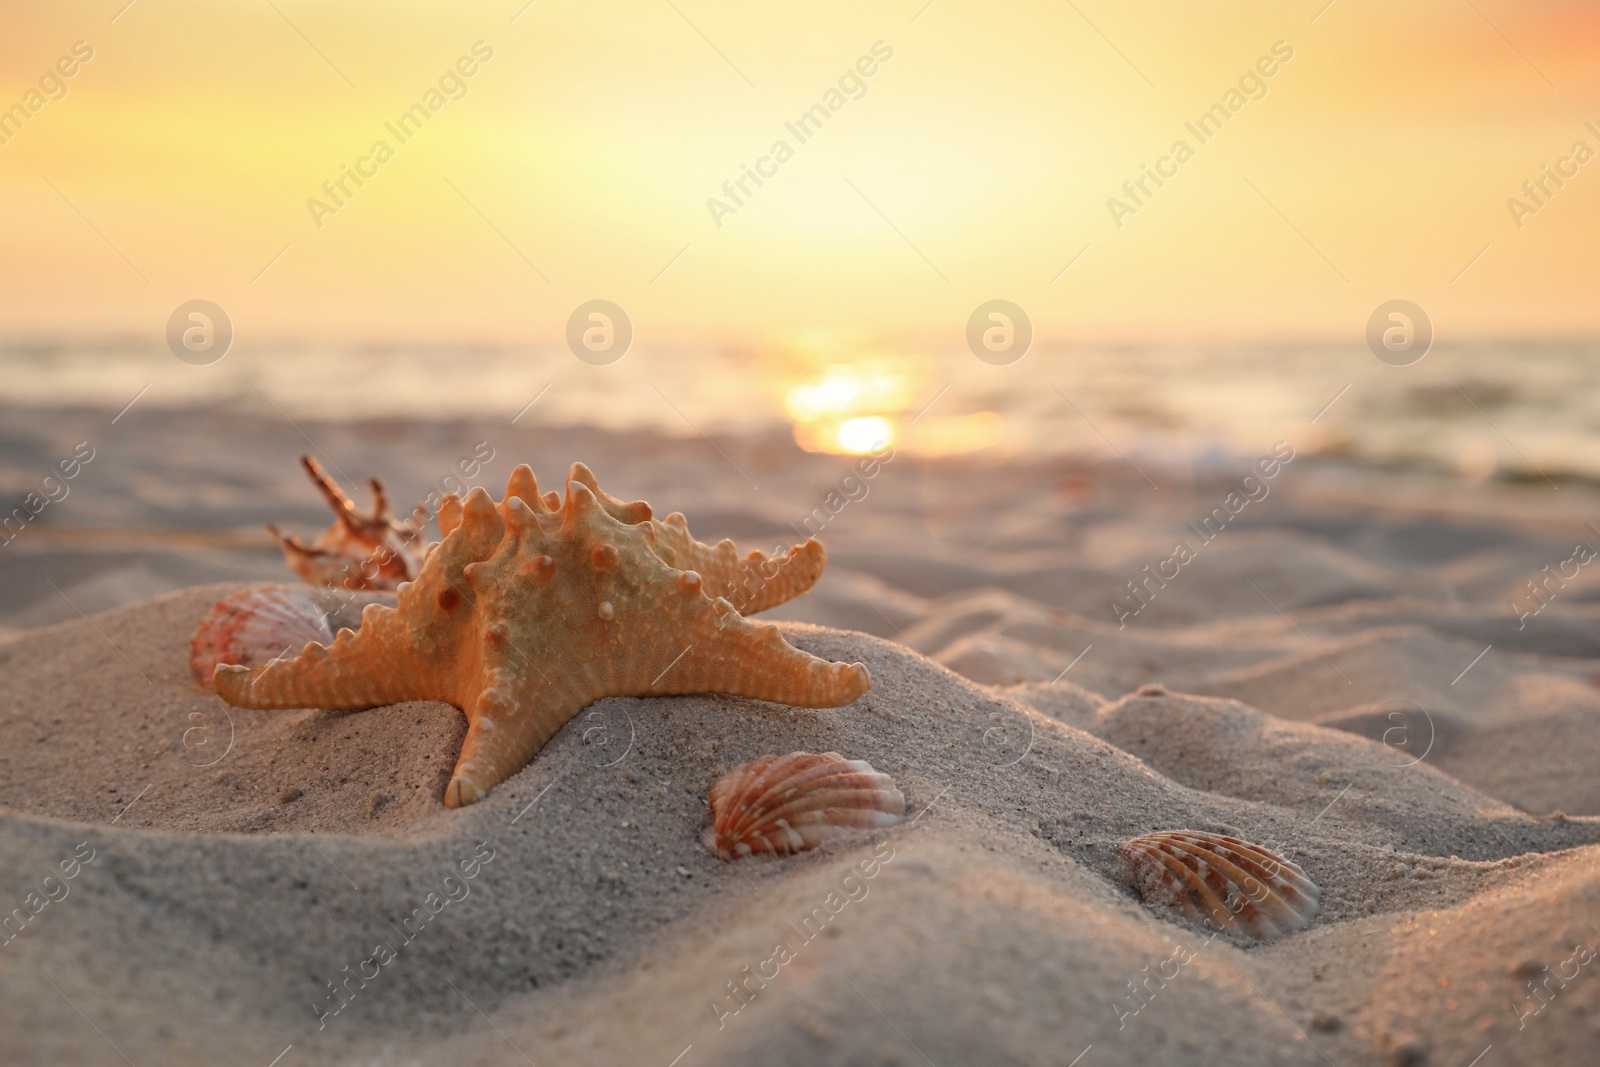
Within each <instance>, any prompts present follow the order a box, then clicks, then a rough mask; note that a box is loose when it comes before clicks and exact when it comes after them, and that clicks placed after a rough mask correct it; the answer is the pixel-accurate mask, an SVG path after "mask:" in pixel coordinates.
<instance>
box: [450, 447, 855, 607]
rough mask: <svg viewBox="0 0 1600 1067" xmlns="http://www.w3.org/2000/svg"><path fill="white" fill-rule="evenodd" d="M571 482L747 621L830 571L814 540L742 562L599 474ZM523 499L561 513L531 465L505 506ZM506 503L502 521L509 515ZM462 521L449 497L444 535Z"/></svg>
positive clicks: (516, 479)
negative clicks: (646, 530) (656, 514)
mask: <svg viewBox="0 0 1600 1067" xmlns="http://www.w3.org/2000/svg"><path fill="white" fill-rule="evenodd" d="M567 481H568V482H577V483H578V484H579V485H582V486H584V487H586V488H587V489H588V490H589V491H590V492H591V493H593V494H594V496H595V499H596V500H598V501H599V502H600V507H601V508H602V509H604V510H605V513H606V514H607V515H610V516H611V517H612V518H613V519H616V520H617V521H618V522H623V523H627V524H628V525H630V526H633V525H636V524H639V523H647V524H648V525H649V526H650V527H651V529H652V530H653V531H654V533H655V539H654V541H653V542H652V546H653V547H654V549H655V553H656V555H658V556H660V557H661V558H662V560H664V561H665V562H667V563H669V564H671V565H672V566H674V567H678V568H681V569H682V570H689V571H694V572H695V573H697V574H699V575H700V579H701V581H702V582H703V583H704V586H705V591H706V595H707V596H710V597H713V598H715V597H719V596H720V597H726V598H727V600H728V602H729V603H731V604H732V605H733V606H734V607H735V608H737V609H738V610H739V613H740V614H742V615H754V614H755V613H757V612H759V611H766V610H767V609H768V608H775V607H777V606H778V605H779V604H782V603H784V602H786V601H789V600H793V599H794V598H795V597H797V596H799V595H800V594H801V593H804V592H805V591H806V590H808V589H810V588H811V587H812V586H813V585H815V584H816V582H817V579H818V578H820V577H821V576H822V571H823V569H824V568H825V567H826V566H827V565H828V553H827V551H826V550H825V549H824V548H823V547H822V542H821V541H818V540H817V539H816V538H815V537H813V538H810V539H808V540H807V541H806V542H805V543H804V544H801V545H795V546H794V547H793V548H791V549H789V551H787V552H785V553H784V554H783V555H781V556H773V557H768V556H767V555H766V554H764V553H762V552H761V551H760V550H755V551H752V552H750V553H749V554H748V555H745V556H740V555H739V550H738V548H737V547H735V545H734V543H733V542H732V541H730V540H728V539H727V538H726V537H724V538H723V539H722V540H721V541H718V542H717V543H716V544H715V545H706V544H701V543H700V542H699V541H696V540H695V539H694V536H693V535H692V534H690V533H689V522H688V520H687V519H685V518H684V517H683V513H682V512H679V511H674V512H673V513H672V514H670V515H668V516H667V517H666V518H665V519H655V518H652V517H651V516H652V514H653V513H652V512H651V510H650V505H649V504H647V503H646V502H645V501H643V500H634V501H631V502H630V501H623V500H618V499H617V498H616V497H614V496H612V495H611V494H610V493H607V492H606V491H605V490H604V489H601V488H600V484H599V482H597V481H596V480H595V476H594V472H593V471H591V470H590V469H589V468H588V467H586V466H584V465H583V464H582V463H574V464H573V465H572V466H571V467H570V468H569V469H568V470H567ZM512 497H520V498H521V499H522V502H523V503H525V504H527V505H528V507H530V508H532V509H533V510H534V511H536V512H539V513H541V514H546V515H552V514H555V513H556V512H557V511H559V510H560V508H561V496H560V494H558V493H545V494H544V495H543V496H541V495H540V494H539V483H538V481H537V480H536V479H535V478H534V476H533V469H532V468H531V467H529V466H528V465H527V464H523V465H521V466H519V467H517V469H516V470H514V471H512V472H511V481H510V482H509V483H508V484H507V485H506V496H505V501H510V500H511V498H512ZM505 501H502V503H501V505H500V507H501V515H502V516H504V515H505ZM460 521H461V498H460V497H458V496H454V495H451V496H447V497H445V498H444V501H443V502H442V503H441V504H440V505H439V534H440V536H445V537H448V536H449V534H450V531H451V530H453V529H455V527H456V524H458V523H459V522H460Z"/></svg>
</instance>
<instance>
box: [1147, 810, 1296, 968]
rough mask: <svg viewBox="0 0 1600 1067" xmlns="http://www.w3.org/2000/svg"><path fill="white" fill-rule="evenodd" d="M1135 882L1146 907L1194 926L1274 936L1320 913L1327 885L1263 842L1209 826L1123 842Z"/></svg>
mask: <svg viewBox="0 0 1600 1067" xmlns="http://www.w3.org/2000/svg"><path fill="white" fill-rule="evenodd" d="M1122 855H1123V856H1124V857H1125V858H1126V859H1127V861H1128V864H1129V867H1130V868H1131V873H1130V877H1129V881H1130V883H1131V884H1132V886H1133V888H1134V889H1136V890H1137V891H1138V892H1139V896H1140V897H1142V898H1143V900H1144V902H1145V904H1146V905H1147V906H1149V907H1151V908H1153V909H1155V910H1157V911H1169V912H1175V913H1177V915H1178V916H1179V917H1180V918H1182V919H1184V920H1186V921H1187V922H1190V923H1193V924H1195V925H1196V926H1205V927H1215V928H1220V929H1222V930H1223V931H1224V932H1225V933H1228V934H1230V935H1233V936H1237V937H1242V938H1247V939H1250V940H1255V941H1271V940H1274V939H1275V938H1279V937H1287V936H1288V935H1289V934H1292V933H1294V932H1295V931H1296V930H1303V929H1305V927H1307V926H1309V925H1310V924H1311V920H1312V919H1314V918H1315V917H1316V914H1317V908H1318V907H1319V903H1320V901H1321V898H1322V890H1321V889H1319V888H1318V887H1317V884H1316V883H1315V882H1313V881H1312V880H1311V879H1310V878H1308V877H1306V872H1305V871H1303V870H1301V869H1300V868H1299V867H1297V866H1295V865H1294V864H1293V863H1291V862H1289V861H1288V860H1286V859H1284V858H1283V857H1282V856H1279V855H1277V854H1276V853H1274V852H1271V851H1269V850H1268V849H1265V848H1262V847H1261V846H1260V845H1252V844H1250V843H1249V842H1248V841H1241V840H1239V839H1238V838H1237V837H1228V836H1226V835H1224V834H1211V833H1206V832H1205V831H1203V830H1168V831H1162V832H1160V833H1154V834H1145V835H1144V836H1142V837H1136V838H1134V839H1133V840H1132V841H1129V842H1127V843H1126V844H1124V845H1123V846H1122Z"/></svg>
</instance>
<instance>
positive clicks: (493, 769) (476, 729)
mask: <svg viewBox="0 0 1600 1067" xmlns="http://www.w3.org/2000/svg"><path fill="white" fill-rule="evenodd" d="M515 659H516V657H500V666H498V667H495V668H492V669H491V670H490V671H489V672H488V674H487V684H486V685H485V686H484V688H483V689H482V691H481V692H479V694H478V695H477V697H476V698H474V699H473V700H472V701H471V702H470V706H469V707H466V708H464V709H463V710H464V711H465V712H466V714H467V721H468V726H467V736H466V739H465V740H464V741H463V742H462V743H461V755H460V756H459V757H457V759H456V766H455V770H454V771H453V772H451V775H450V784H449V786H448V787H447V788H446V789H445V794H444V803H445V807H447V808H460V807H465V806H466V805H468V804H475V803H477V802H478V801H479V800H482V799H483V798H484V797H485V796H487V795H488V793H489V791H490V790H491V789H493V788H494V787H495V786H497V785H499V784H500V783H501V782H503V781H505V780H506V779H507V778H510V777H511V776H512V775H513V774H516V773H517V772H518V771H520V770H522V768H524V767H526V766H527V765H528V762H529V761H530V760H532V759H533V756H534V753H536V752H538V751H539V749H541V748H543V747H544V744H545V742H546V741H548V740H550V738H552V737H554V736H555V735H556V732H557V731H558V730H560V729H561V727H563V726H564V725H566V723H567V720H569V719H571V718H572V717H573V716H574V715H576V714H577V713H578V712H579V711H581V710H582V709H583V708H584V707H585V706H586V705H588V704H590V703H592V702H593V700H594V697H593V695H592V694H583V693H579V692H578V691H576V690H574V689H572V688H571V687H565V686H554V685H550V684H548V683H546V682H545V680H544V677H543V676H542V675H541V674H540V673H539V672H538V671H537V670H535V669H533V667H532V666H531V664H524V665H522V666H521V667H518V666H514V665H513V661H514V660H515Z"/></svg>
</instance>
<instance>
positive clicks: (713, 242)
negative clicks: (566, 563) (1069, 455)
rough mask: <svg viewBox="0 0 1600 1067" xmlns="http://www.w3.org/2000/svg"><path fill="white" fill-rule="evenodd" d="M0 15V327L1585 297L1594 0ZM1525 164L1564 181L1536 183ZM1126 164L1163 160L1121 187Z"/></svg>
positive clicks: (1108, 332) (110, 330)
mask: <svg viewBox="0 0 1600 1067" xmlns="http://www.w3.org/2000/svg"><path fill="white" fill-rule="evenodd" d="M3 18H4V23H5V32H4V34H3V35H0V108H7V107H11V105H13V104H20V105H22V108H23V111H22V112H21V114H24V115H25V119H26V120H25V121H24V122H21V123H20V125H19V124H17V123H16V121H15V120H13V125H12V126H0V132H3V133H4V135H5V138H6V139H5V140H4V142H3V143H0V340H12V341H18V340H20V341H29V340H33V341H37V340H50V339H61V338H66V339H76V340H84V339H93V338H100V337H119V338H129V337H132V338H150V339H153V340H157V341H158V340H159V338H160V337H161V335H162V331H163V330H164V328H165V324H166V321H167V318H168V316H169V315H170V314H171V312H172V309H173V308H174V307H176V306H177V305H178V304H179V303H181V302H183V301H186V300H191V299H196V298H203V299H208V300H211V301H214V302H216V303H217V304H219V305H220V306H222V307H224V308H226V309H227V311H228V313H229V315H230V317H231V319H232V321H233V323H234V325H235V328H236V329H237V331H238V333H239V336H240V337H241V339H245V340H249V339H257V340H259V339H271V340H274V341H283V342H292V341H295V340H307V341H328V342H336V343H379V344H382V343H408V342H422V343H428V344H437V345H452V344H530V345H532V344H559V343H560V339H561V337H562V336H563V331H564V330H565V328H566V324H567V320H568V317H569V315H570V314H571V313H572V311H573V309H574V308H575V307H576V306H577V305H579V304H580V303H582V302H584V301H587V300H590V299H595V298H604V299H608V300H611V301H614V302H616V303H618V304H619V305H621V306H623V307H624V308H626V309H627V311H628V313H629V315H630V317H631V319H632V321H633V323H634V326H635V329H636V331H637V334H638V337H639V338H640V341H641V343H650V342H655V343H658V344H690V345H693V344H701V345H708V346H713V347H716V348H718V349H719V350H721V351H725V352H735V353H737V352H739V351H743V350H746V349H748V350H751V351H758V350H761V349H763V348H770V347H774V346H779V347H781V346H799V347H804V346H806V345H807V344H812V343H814V342H815V339H816V338H819V337H821V338H828V339H831V340H829V341H827V342H826V343H827V344H834V345H837V344H846V345H856V346H872V345H890V346H901V347H904V346H917V345H922V346H930V347H940V346H948V347H958V348H959V347H960V346H961V344H962V340H961V338H962V331H963V330H964V328H965V324H966V321H967V318H968V316H969V314H970V313H971V311H972V309H973V308H974V307H976V306H977V305H978V304H979V303H981V302H983V301H986V300H990V299H996V298H1000V299H1007V300H1011V301H1014V302H1016V303H1017V304H1018V305H1020V306H1022V307H1024V308H1025V309H1026V310H1027V312H1028V314H1029V315H1030V317H1031V319H1032V321H1033V323H1034V328H1035V330H1036V332H1037V334H1038V336H1039V337H1041V338H1043V339H1067V340H1071V339H1080V338H1081V339H1094V340H1098V341H1117V342H1131V343H1138V342H1143V341H1153V340H1155V341H1160V340H1171V339H1173V338H1188V339H1193V338H1238V339H1258V340H1259V339H1263V338H1266V339H1314V340H1323V341H1326V340H1330V339H1331V340H1335V341H1337V340H1341V339H1349V340H1352V341H1354V342H1355V343H1359V339H1360V337H1361V336H1362V331H1363V330H1364V328H1365V324H1366V321H1367V318H1368V316H1369V314H1370V313H1371V312H1372V310H1373V308H1374V307H1375V306H1376V305H1378V304H1379V303H1381V302H1383V301H1385V300H1390V299H1395V298H1405V299H1409V300H1412V301H1415V302H1417V303H1418V304H1420V305H1421V306H1423V307H1424V308H1426V309H1427V310H1428V312H1429V314H1430V316H1431V317H1432V319H1433V321H1434V323H1435V326H1436V328H1437V329H1438V331H1439V334H1440V336H1441V337H1442V338H1450V339H1461V340H1470V339H1474V338H1494V337H1506V336H1519V337H1588V336H1592V335H1593V334H1594V333H1595V332H1596V329H1597V326H1600V300H1596V299H1595V298H1594V294H1595V284H1594V283H1595V280H1596V258H1595V257H1596V252H1595V246H1594V239H1595V235H1596V233H1600V225H1597V224H1600V160H1595V161H1592V162H1588V163H1587V164H1585V165H1580V164H1579V163H1578V162H1577V161H1576V159H1575V157H1573V155H1572V153H1573V150H1574V146H1575V143H1576V142H1579V141H1583V142H1586V143H1587V145H1588V146H1589V147H1590V148H1592V149H1594V150H1595V151H1596V152H1600V64H1597V63H1595V61H1594V57H1595V55H1596V54H1597V52H1600V8H1597V7H1596V6H1595V5H1593V4H1585V3H1579V2H1575V0H1574V2H1545V3H1523V4H1513V3H1510V2H1508V0H1423V2H1417V3H1408V4H1405V5H1395V4H1389V3H1378V2H1375V0H1366V2H1362V0H1334V2H1333V3H1331V4H1326V0H1311V2H1309V3H1281V2H1280V3H1231V4H1227V5H1198V4H1190V3H1150V4H1140V5H1129V4H1122V3H1113V2H1110V0H1073V2H1062V3H1050V4H1045V3H1023V2H1007V0H1000V2H993V0H991V2H988V3H984V4H976V3H971V2H960V0H933V2H932V3H926V0H904V2H895V3H860V2H854V3H828V2H821V3H808V4H805V5H751V4H739V3H732V2H723V0H625V2H620V3H610V2H594V3H584V4H580V3H575V2H571V0H535V2H533V3H531V4H526V3H525V0H506V2H494V3H473V2H452V3H450V4H448V5H446V4H421V3H410V2H396V0H385V2H383V3H377V2H372V0H340V2H337V3H335V2H322V0H317V2H313V0H227V2H224V0H134V2H133V3H132V4H127V0H104V2H99V0H97V2H93V3H90V2H77V0H65V2H51V3H43V2H34V3H26V4H22V3H8V4H7V10H6V13H5V15H4V16H3ZM78 42H83V43H82V44H79V43H78ZM75 47H76V48H77V51H78V53H79V54H80V56H81V55H82V54H84V53H86V52H88V51H92V58H88V59H83V60H81V61H75V60H74V59H73V56H74V48H75ZM475 49H476V54H475V52H474V50H475ZM63 57H65V58H63ZM58 63H59V64H60V65H59V66H58ZM458 64H459V66H458ZM65 69H72V70H73V73H72V75H71V76H70V77H61V76H60V75H59V71H61V70H65ZM468 69H470V70H471V72H472V73H471V74H470V75H467V74H464V73H461V72H462V71H465V70H468ZM1269 69H1270V71H1271V74H1270V76H1268V75H1267V74H1264V73H1262V72H1264V71H1267V70H1269ZM869 70H870V74H865V73H863V72H865V71H869ZM58 79H59V80H58ZM35 90H37V93H36V95H33V96H32V97H31V98H30V96H29V94H30V92H32V91H35ZM430 90H435V91H436V95H435V96H434V97H433V98H432V101H433V102H435V103H437V105H438V106H437V110H431V111H430V110H428V107H427V104H428V103H429V98H428V97H427V94H428V93H429V91H430ZM1230 90H1232V91H1234V92H1235V95H1234V96H1233V97H1232V98H1231V99H1232V101H1234V102H1236V103H1237V104H1238V107H1237V109H1236V110H1230V109H1229V108H1228V106H1227V105H1228V103H1229V100H1230V98H1229V95H1228V94H1229V93H1230ZM830 94H832V95H830ZM55 97H58V98H55ZM30 99H31V100H32V101H33V102H35V103H39V104H40V106H39V107H38V109H37V110H36V111H35V110H30V109H29V108H28V103H29V101H30ZM419 103H420V104H422V105H423V108H422V113H425V114H426V115H427V118H426V122H425V123H423V124H422V127H421V129H420V130H413V131H400V132H409V133H410V135H409V136H408V137H407V138H406V139H402V138H401V137H400V136H397V134H396V131H394V130H391V129H390V125H392V124H394V123H395V122H396V120H397V119H398V118H399V116H401V115H402V114H404V113H406V112H407V110H408V109H410V108H411V107H412V106H413V105H414V104H419ZM830 104H833V105H835V106H834V107H830V106H829V105H830ZM1219 104H1220V105H1222V112H1221V113H1222V114H1225V115H1226V116H1227V121H1226V124H1225V125H1223V126H1222V128H1221V129H1220V130H1213V131H1212V135H1211V136H1209V137H1208V138H1207V139H1205V140H1202V139H1201V138H1200V137H1197V136H1196V135H1195V133H1194V132H1193V131H1192V130H1191V129H1190V128H1189V126H1186V123H1189V124H1193V123H1194V122H1195V121H1196V120H1197V119H1198V118H1199V117H1200V116H1201V115H1202V114H1204V113H1206V112H1207V110H1208V109H1209V108H1211V107H1212V106H1213V105H1219ZM814 105H821V110H820V112H819V113H821V114H825V115H826V116H827V117H826V121H825V122H821V121H816V122H815V123H814V128H812V129H809V130H807V131H805V132H807V133H808V134H809V136H807V137H806V138H805V139H803V140H802V138H801V137H799V136H797V135H796V132H795V131H794V130H791V129H790V128H789V126H787V125H786V124H792V123H794V122H795V121H796V120H797V119H798V118H799V117H800V116H801V115H802V114H805V113H806V112H807V110H808V109H810V108H812V107H813V106H814ZM12 114H13V115H16V114H19V113H18V112H15V111H13V112H12ZM1585 123H1593V124H1594V128H1593V129H1590V128H1586V126H1585ZM779 141H783V142H784V143H785V147H786V149H787V151H786V152H785V151H782V150H779V151H776V153H775V149H776V143H777V142H779ZM1178 141H1183V142H1185V144H1186V147H1187V148H1188V150H1189V151H1188V152H1187V153H1182V152H1180V153H1178V155H1179V156H1182V161H1181V162H1179V161H1178V160H1177V158H1176V157H1174V155H1173V150H1174V148H1175V144H1176V142H1178ZM379 142H383V149H382V150H378V151H377V154H376V155H375V154H374V153H375V150H377V149H378V143H379ZM1563 159H1566V160H1569V162H1568V163H1566V164H1562V162H1561V161H1562V160H1563ZM1546 165H1548V166H1550V167H1558V166H1564V167H1566V168H1567V169H1568V173H1569V174H1572V172H1573V171H1574V170H1575V174H1572V176H1570V177H1568V178H1566V179H1565V180H1564V182H1563V184H1562V185H1561V187H1559V188H1557V187H1556V186H1555V185H1554V184H1553V183H1551V182H1549V180H1548V179H1547V180H1546V192H1545V194H1543V195H1542V196H1541V198H1540V200H1539V201H1533V200H1532V199H1531V198H1529V197H1528V196H1527V195H1526V194H1525V193H1524V191H1523V183H1524V182H1528V181H1534V180H1537V179H1539V178H1541V176H1542V171H1541V168H1542V167H1544V166H1546ZM746 167H749V168H757V167H759V168H760V169H761V170H763V171H765V172H766V173H767V177H765V178H764V179H763V180H762V184H761V185H759V186H757V185H756V184H755V183H754V182H753V181H752V180H751V179H748V178H746V179H745V188H744V190H743V191H742V192H740V191H739V190H738V189H737V187H735V188H734V191H735V192H736V193H738V197H737V199H735V198H734V197H733V196H732V195H730V194H729V193H728V192H726V191H725V189H724V183H725V182H728V183H729V184H730V186H731V185H732V184H733V183H734V182H735V181H737V180H738V179H739V178H740V177H741V176H742V175H743V174H744V173H745V170H744V168H746ZM1145 167H1151V168H1156V167H1160V168H1162V169H1163V170H1165V171H1166V172H1167V173H1168V177H1166V178H1164V179H1163V180H1162V183H1161V184H1160V185H1159V186H1158V185H1156V184H1155V183H1154V181H1153V180H1152V179H1149V178H1145V179H1144V180H1145V187H1144V189H1143V190H1142V191H1139V190H1138V187H1137V186H1134V189H1135V191H1136V192H1137V197H1135V195H1134V194H1130V193H1128V192H1125V191H1124V182H1134V181H1136V180H1137V179H1139V178H1141V177H1142V176H1143V174H1144V173H1145V172H1144V169H1143V168H1145ZM346 168H349V169H356V168H360V169H361V170H364V171H365V172H366V173H367V175H368V176H367V177H365V178H363V179H362V184H360V185H359V186H356V185H355V184H354V182H353V180H352V179H349V178H346V179H345V186H346V187H345V190H344V191H343V192H339V191H338V190H335V193H336V195H337V199H335V196H334V195H330V194H329V193H327V192H326V191H325V189H324V183H325V182H333V181H336V180H338V179H339V178H341V177H342V175H343V174H345V173H346ZM1514 197H1520V198H1522V199H1523V201H1524V203H1525V205H1526V206H1527V207H1528V208H1529V209H1530V210H1527V211H1524V212H1521V213H1520V214H1519V213H1516V212H1514V211H1513V209H1512V206H1511V205H1509V204H1508V201H1509V200H1511V199H1512V198H1514ZM1114 200H1116V201H1120V202H1121V207H1120V208H1119V207H1118V205H1117V203H1115V202H1113V201H1114ZM313 201H317V202H320V204H321V206H320V207H319V206H318V204H317V203H314V202H313ZM714 201H715V202H714ZM719 205H720V206H719ZM1534 207H1537V210H1536V211H1535V210H1532V208H1534ZM840 339H843V340H842V341H841V340H840Z"/></svg>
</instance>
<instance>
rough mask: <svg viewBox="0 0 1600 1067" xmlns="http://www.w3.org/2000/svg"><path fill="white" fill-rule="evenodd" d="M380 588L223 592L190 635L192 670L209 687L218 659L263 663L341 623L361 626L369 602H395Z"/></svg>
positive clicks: (325, 638)
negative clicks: (363, 613)
mask: <svg viewBox="0 0 1600 1067" xmlns="http://www.w3.org/2000/svg"><path fill="white" fill-rule="evenodd" d="M393 603H394V597H393V596H392V595H391V594H388V593H381V592H344V591H342V590H341V591H337V592H336V591H334V590H329V589H317V588H313V587H311V586H281V585H264V586H258V587H256V588H253V589H241V590H240V591H239V592H237V593H232V594H230V595H228V596H225V597H223V598H222V599H221V600H219V601H217V602H216V603H215V604H213V605H212V606H211V610H210V611H208V612H206V613H205V614H204V615H202V616H201V617H200V621H199V622H198V623H196V624H195V627H194V633H193V634H192V635H191V636H190V638H189V673H190V674H191V675H193V676H194V680H195V682H196V684H198V685H199V686H200V687H201V688H202V689H210V688H211V676H212V674H213V673H214V670H215V668H216V666H217V664H219V663H227V664H233V665H238V666H244V667H261V666H265V665H266V664H268V663H271V662H272V661H273V660H275V659H282V658H283V657H285V656H291V655H294V654H296V653H298V652H299V651H300V650H301V649H303V648H305V646H306V644H307V643H309V642H316V643H317V644H327V643H329V642H330V641H332V640H333V639H334V637H335V635H336V634H338V632H339V631H340V630H341V629H351V630H354V629H358V628H359V627H360V626H361V612H362V610H363V609H365V608H366V606H367V605H368V604H393Z"/></svg>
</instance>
